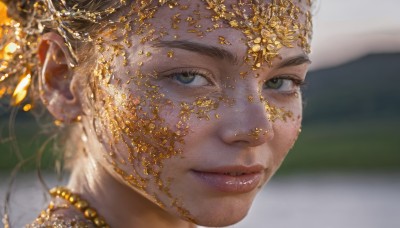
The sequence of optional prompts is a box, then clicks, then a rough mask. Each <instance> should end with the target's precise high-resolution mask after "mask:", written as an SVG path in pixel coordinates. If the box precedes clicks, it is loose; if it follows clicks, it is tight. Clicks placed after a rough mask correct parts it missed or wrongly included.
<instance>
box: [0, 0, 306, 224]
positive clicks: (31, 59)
mask: <svg viewBox="0 0 400 228" xmlns="http://www.w3.org/2000/svg"><path fill="white" fill-rule="evenodd" d="M2 1H3V3H2V4H3V5H4V6H5V7H6V10H7V14H6V15H7V16H3V18H1V20H2V24H3V25H2V26H1V27H0V31H1V35H0V39H1V40H0V42H1V44H0V45H1V46H0V49H1V50H2V52H1V54H0V61H1V62H0V97H1V99H2V100H3V101H2V105H8V106H9V107H10V108H14V109H16V108H18V109H21V110H22V109H23V110H24V111H26V112H28V113H29V112H31V113H32V114H36V115H37V114H38V113H40V115H48V116H51V118H50V119H51V120H50V122H51V124H52V125H53V127H54V128H56V129H57V131H58V132H61V133H62V134H63V137H61V138H62V140H61V141H59V142H58V144H59V146H60V147H61V149H60V150H59V151H58V153H61V154H62V156H61V157H62V160H63V162H64V163H65V165H63V167H64V169H65V170H66V172H67V173H69V181H68V183H67V184H66V185H65V186H49V189H48V191H49V193H48V194H49V195H50V196H51V197H50V199H51V200H50V201H49V202H47V205H48V207H47V208H43V211H42V212H40V211H37V212H36V214H37V215H38V217H37V218H36V220H34V221H32V222H31V224H28V225H27V227H146V228H167V227H168V228H172V227H173V228H180V227H196V226H197V225H199V226H206V227H223V226H229V225H233V224H235V223H237V222H239V221H241V220H242V219H243V218H244V217H245V216H246V215H247V214H248V211H249V209H250V207H251V205H252V203H253V201H254V199H255V196H256V195H257V193H258V192H259V191H260V190H261V189H262V188H263V187H264V185H265V184H266V183H267V182H268V181H269V180H270V178H271V177H272V176H273V175H274V173H275V172H276V171H277V169H278V168H279V167H280V165H281V163H282V162H283V160H284V159H285V157H286V155H287V154H288V152H289V151H290V149H291V148H292V147H293V146H294V144H295V142H296V139H297V137H298V135H299V133H300V132H301V122H302V107H303V104H302V94H301V87H302V85H303V83H304V81H305V77H306V73H307V71H308V66H309V64H310V63H311V61H310V59H309V56H308V55H309V53H310V42H311V35H312V2H311V1H310V0H157V1H156V0H147V1H129V0H106V1H93V0H68V1H66V0H17V1H14V0H8V1H7V0H2ZM46 113H47V114H46ZM13 213H17V214H18V211H15V210H14V212H13ZM19 213H21V212H19ZM3 217H4V219H3V224H4V226H5V227H12V223H11V222H9V216H8V214H7V213H6V211H5V214H4V216H3Z"/></svg>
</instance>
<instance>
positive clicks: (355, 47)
mask: <svg viewBox="0 0 400 228" xmlns="http://www.w3.org/2000/svg"><path fill="white" fill-rule="evenodd" d="M317 1H319V2H318V4H317V5H316V9H315V12H314V38H313V42H312V48H313V50H312V54H311V58H312V61H313V64H312V68H313V69H321V68H326V67H331V66H335V65H339V64H342V63H345V62H348V61H351V60H354V59H356V58H359V57H362V56H364V55H366V54H370V53H387V52H400V0H317Z"/></svg>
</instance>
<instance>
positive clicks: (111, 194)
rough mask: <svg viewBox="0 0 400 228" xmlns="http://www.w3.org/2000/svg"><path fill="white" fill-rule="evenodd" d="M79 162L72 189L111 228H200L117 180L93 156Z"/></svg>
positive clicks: (75, 164)
mask: <svg viewBox="0 0 400 228" xmlns="http://www.w3.org/2000/svg"><path fill="white" fill-rule="evenodd" d="M77 160H78V161H77V162H76V163H74V168H73V171H72V174H71V178H70V183H69V184H68V187H69V188H70V189H71V191H73V192H74V193H77V194H79V195H80V196H81V197H82V198H84V199H86V200H87V201H88V202H89V204H90V206H91V207H93V208H95V209H96V210H97V211H98V213H99V214H100V215H101V216H103V217H104V218H105V220H106V222H107V223H108V224H109V225H110V226H111V227H117V228H118V227H133V228H134V227H157V228H170V227H174V228H175V227H176V228H189V227H196V226H195V225H193V224H192V223H189V222H187V221H184V220H182V219H180V218H178V217H175V216H173V215H171V214H169V213H168V212H166V211H164V210H163V209H161V208H159V207H158V206H157V205H156V204H154V203H152V202H151V201H150V200H148V199H147V198H145V197H143V196H142V195H141V194H139V193H138V192H136V191H135V190H133V189H132V188H130V187H129V186H127V185H125V184H124V183H122V182H120V181H119V180H117V179H116V178H115V177H113V176H112V175H111V174H110V173H109V172H108V171H107V170H105V169H104V168H103V167H102V166H101V165H100V164H99V163H98V162H96V161H95V160H94V159H93V158H92V157H90V155H88V157H84V156H81V157H80V158H79V159H77Z"/></svg>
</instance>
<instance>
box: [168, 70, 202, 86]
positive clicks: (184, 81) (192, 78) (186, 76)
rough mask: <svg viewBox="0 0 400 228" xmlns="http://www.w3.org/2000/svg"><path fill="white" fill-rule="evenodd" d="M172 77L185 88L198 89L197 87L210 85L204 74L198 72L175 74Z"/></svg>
mask: <svg viewBox="0 0 400 228" xmlns="http://www.w3.org/2000/svg"><path fill="white" fill-rule="evenodd" d="M170 77H171V79H173V80H174V81H176V82H177V83H178V84H181V85H185V86H192V87H196V86H206V85H208V84H210V83H209V81H208V80H207V78H206V77H205V76H204V75H203V74H201V73H198V72H196V71H188V72H180V73H174V74H172V75H171V76H170Z"/></svg>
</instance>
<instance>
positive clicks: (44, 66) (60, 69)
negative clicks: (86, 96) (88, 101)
mask: <svg viewBox="0 0 400 228" xmlns="http://www.w3.org/2000/svg"><path fill="white" fill-rule="evenodd" d="M38 58H39V60H40V65H41V72H40V73H39V89H40V97H41V99H42V101H43V103H44V104H45V106H46V107H47V109H48V110H49V112H50V113H51V114H52V115H53V116H54V117H55V118H56V119H57V120H60V121H62V122H71V121H73V120H75V119H76V118H78V116H79V115H80V114H81V113H82V108H81V102H80V99H79V93H78V90H77V87H76V84H77V80H76V77H73V76H74V72H73V68H72V67H71V66H70V65H71V64H70V63H72V61H73V59H72V57H71V56H70V54H69V50H68V48H67V46H66V44H65V41H64V39H63V38H62V37H61V36H60V35H58V34H56V33H54V32H50V33H46V34H44V35H43V36H42V39H41V41H40V42H39V49H38Z"/></svg>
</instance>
